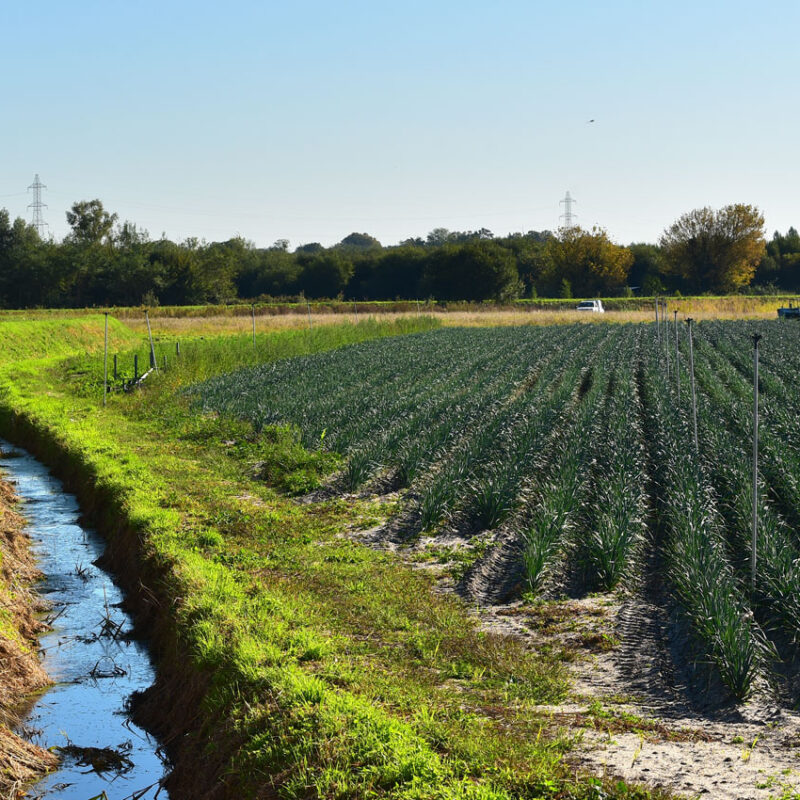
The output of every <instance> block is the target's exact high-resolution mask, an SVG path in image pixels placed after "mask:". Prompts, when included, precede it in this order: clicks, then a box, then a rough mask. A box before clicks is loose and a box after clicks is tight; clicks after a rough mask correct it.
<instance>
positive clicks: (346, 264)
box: [298, 250, 353, 298]
mask: <svg viewBox="0 0 800 800" xmlns="http://www.w3.org/2000/svg"><path fill="white" fill-rule="evenodd" d="M299 263H300V264H301V269H302V271H301V273H300V277H299V281H298V282H299V285H300V289H301V291H303V292H304V293H305V294H306V295H307V296H308V297H315V298H323V297H327V298H333V297H337V296H338V295H339V294H341V293H342V292H344V290H345V288H346V287H347V284H348V282H349V281H350V278H351V277H352V275H353V262H352V261H351V260H350V259H349V258H346V257H345V256H343V255H342V254H341V253H339V252H337V251H334V250H328V251H325V252H324V253H320V254H319V255H314V256H311V257H302V256H301V257H300V261H299Z"/></svg>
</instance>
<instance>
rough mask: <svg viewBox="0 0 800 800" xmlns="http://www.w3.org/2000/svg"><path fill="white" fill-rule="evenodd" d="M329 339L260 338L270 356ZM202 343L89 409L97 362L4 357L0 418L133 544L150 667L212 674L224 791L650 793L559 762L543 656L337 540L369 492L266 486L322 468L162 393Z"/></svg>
mask: <svg viewBox="0 0 800 800" xmlns="http://www.w3.org/2000/svg"><path fill="white" fill-rule="evenodd" d="M347 328H348V329H350V333H348V334H347V335H353V334H352V331H353V329H354V328H355V326H347ZM400 332H401V331H400V330H398V329H397V328H395V329H391V328H389V327H387V326H382V327H381V326H377V325H376V326H375V327H373V328H372V329H370V331H369V332H368V333H367V332H365V331H362V332H361V333H358V334H357V335H362V333H363V335H364V337H365V338H366V337H367V336H368V335H372V336H377V335H390V334H392V333H400ZM341 336H345V334H344V333H343V332H342V331H338V330H337V331H333V330H331V331H330V333H329V334H327V335H322V334H320V335H319V336H316V337H313V338H312V337H310V336H307V337H305V338H302V337H301V338H298V334H294V333H288V334H277V335H275V336H274V337H273V339H272V340H271V341H272V345H271V346H272V347H273V349H271V350H269V351H268V353H267V351H265V353H266V356H265V357H269V358H273V357H281V356H285V355H290V354H292V353H293V352H314V351H316V350H322V349H326V348H329V347H332V346H339V345H340V344H342V343H343V339H342V338H340V337H341ZM95 344H96V343H95ZM207 347H208V349H207V350H205V351H202V350H200V349H199V350H198V351H197V356H196V359H195V361H194V362H192V364H193V365H192V366H187V367H186V368H185V369H186V371H185V373H184V374H181V373H180V372H179V370H178V369H176V370H174V371H172V372H170V370H169V369H168V370H167V372H166V374H164V375H162V376H160V377H159V378H158V379H157V380H154V381H153V382H152V384H151V385H150V386H148V387H146V388H145V389H144V390H142V391H139V392H136V393H134V394H131V395H124V396H123V395H118V394H114V395H112V396H111V398H110V399H109V405H108V406H107V407H106V408H105V409H104V408H102V407H101V406H100V405H99V399H100V398H99V395H98V393H97V392H96V385H97V361H96V359H94V360H89V361H85V367H86V368H85V369H83V370H82V369H80V368H78V367H79V366H80V362H76V361H74V360H73V361H72V363H71V369H70V370H69V371H65V369H64V367H63V365H61V364H58V363H56V362H54V361H53V360H52V359H51V360H49V361H46V362H42V363H38V364H36V363H33V362H30V361H29V362H27V363H24V364H20V363H17V364H10V365H7V366H6V367H4V368H2V369H0V425H2V428H3V430H4V431H5V432H6V434H7V435H11V436H14V437H15V438H17V439H20V438H22V439H23V441H22V442H21V443H22V444H27V445H28V446H35V448H36V449H37V450H38V452H40V453H41V454H43V455H44V456H46V457H47V458H48V460H49V461H50V462H52V463H54V464H60V465H61V470H62V472H63V473H65V474H67V475H71V476H72V478H73V480H74V482H76V483H77V484H78V485H79V487H80V488H81V491H82V494H83V498H84V500H85V501H88V502H89V504H90V505H91V506H92V507H93V508H94V511H95V516H96V518H97V521H98V522H99V523H100V525H101V527H102V528H103V529H104V530H106V532H108V533H109V535H110V536H111V537H112V540H113V538H114V535H115V533H114V532H117V534H116V535H118V536H121V535H124V534H122V533H119V532H120V531H123V532H124V531H126V530H127V531H131V532H133V534H135V536H136V537H137V539H138V541H139V542H140V543H141V545H140V547H141V559H142V562H141V569H142V574H143V575H144V574H147V575H151V576H152V575H155V576H158V585H157V586H156V591H157V592H158V594H159V596H160V597H161V598H162V600H164V601H166V602H165V603H164V605H165V607H167V608H169V609H170V611H169V612H168V613H169V626H168V627H170V628H171V630H172V631H173V634H172V635H174V637H175V642H176V644H177V649H176V650H174V652H173V654H172V655H171V656H168V657H167V661H172V666H173V667H175V666H177V667H179V668H180V669H181V670H183V671H184V672H185V673H186V679H187V681H192V680H193V677H192V676H200V677H203V679H204V680H206V681H207V682H208V690H207V693H206V696H205V699H204V701H203V706H202V709H203V710H202V717H201V720H205V722H202V721H201V724H200V725H199V726H197V729H196V730H195V731H193V732H189V733H188V734H187V740H188V741H192V740H194V742H195V745H194V748H195V749H194V752H195V753H197V754H200V753H203V752H206V751H207V748H213V750H214V752H215V754H216V755H215V757H218V758H220V759H221V760H222V762H223V768H222V775H221V779H223V780H224V781H225V783H226V785H227V787H228V788H227V789H226V790H225V796H236V797H240V796H242V797H247V796H256V795H258V794H259V793H260V792H263V791H264V786H270V785H274V788H275V790H276V791H277V792H278V794H279V796H281V797H287V798H299V797H303V798H307V797H343V798H344V797H347V798H366V797H392V798H486V799H487V800H488V799H489V798H511V797H528V798H539V797H554V798H564V797H574V798H589V797H630V798H634V797H645V796H650V795H648V793H647V792H645V791H643V790H638V789H631V788H629V787H625V786H624V785H622V784H612V783H611V782H599V781H586V780H583V779H578V780H576V779H574V778H573V777H571V776H570V773H569V771H568V770H567V769H566V768H564V767H562V766H561V759H562V757H563V755H564V753H565V752H566V751H567V750H568V749H569V747H570V746H571V741H570V739H569V737H567V736H565V735H563V734H561V733H559V732H558V731H557V730H551V729H549V728H548V725H547V723H546V721H543V720H542V719H541V717H540V714H539V713H538V712H537V709H536V706H537V704H539V703H543V702H545V703H546V702H553V701H557V700H558V699H559V698H560V697H562V696H563V694H564V692H565V689H566V681H565V676H564V674H563V671H562V668H561V667H560V666H559V665H558V664H557V663H556V662H555V660H554V659H550V658H546V657H542V656H539V655H537V654H535V653H531V652H528V651H526V650H524V649H523V648H522V647H521V646H520V645H518V644H516V643H514V642H513V641H509V640H506V639H503V638H499V637H495V636H492V635H489V634H486V633H482V632H480V631H478V630H477V629H476V627H475V625H474V623H473V622H472V621H471V619H470V618H469V617H468V616H467V614H466V613H465V612H464V610H463V609H462V608H461V606H460V605H459V604H458V603H457V602H455V601H454V600H452V599H448V598H446V597H442V596H439V595H436V594H433V593H431V591H430V588H431V586H430V579H429V578H426V577H425V576H423V575H421V574H419V573H417V572H415V571H412V570H410V569H408V568H406V567H404V566H402V565H399V564H398V563H397V562H396V561H395V560H394V559H393V558H392V557H391V556H389V555H387V554H384V553H380V552H377V551H374V550H372V549H369V548H365V547H361V546H359V545H356V544H354V543H352V542H351V541H349V540H348V539H347V538H346V537H343V536H342V534H343V532H344V531H346V530H347V529H348V528H350V527H359V526H365V525H368V524H371V523H372V522H373V518H374V513H375V504H374V503H367V502H353V503H345V502H344V501H341V500H333V501H330V502H327V503H320V504H314V505H313V506H311V507H307V506H303V505H301V504H297V503H295V502H294V501H292V500H291V499H289V498H287V497H286V496H285V495H284V494H283V493H282V492H279V491H277V489H276V486H277V487H281V488H284V489H291V488H292V485H293V481H296V480H299V482H300V484H301V485H302V484H304V482H306V481H308V480H309V475H310V476H311V478H312V482H313V480H314V479H317V478H318V477H319V475H321V474H322V473H324V471H325V470H326V469H329V468H330V465H329V464H325V463H322V464H320V463H315V462H314V460H313V457H312V456H310V455H304V454H303V452H302V449H299V446H298V445H297V441H296V438H295V437H294V435H293V434H292V433H291V431H287V430H284V431H277V432H273V433H262V434H260V435H255V434H253V433H252V431H250V432H248V431H247V430H246V429H244V428H240V427H237V426H236V425H235V424H234V423H231V422H230V421H227V420H224V419H221V418H219V417H214V416H207V417H198V416H197V415H195V414H193V413H191V412H190V410H189V408H188V404H187V402H186V401H185V400H183V399H182V397H181V396H180V395H179V394H177V393H176V389H177V388H178V387H179V386H180V385H182V383H183V382H184V381H186V380H191V379H194V378H195V377H197V376H202V375H204V374H208V373H210V372H213V371H214V370H218V371H219V370H221V369H224V368H225V367H226V366H227V365H226V364H225V363H223V362H224V359H223V358H222V356H221V352H222V351H223V350H224V349H225V348H224V345H223V344H222V343H214V342H210V343H208V345H207ZM237 347H239V345H236V344H235V343H231V351H230V352H231V353H235V352H240V353H241V354H242V356H241V357H242V359H244V358H245V356H244V350H242V349H241V348H239V350H238V351H237V350H236V348H237ZM187 362H188V359H187ZM76 365H77V366H76ZM237 365H238V364H237ZM264 463H266V464H269V465H272V466H271V467H270V468H269V469H267V473H266V476H267V478H268V480H269V481H270V482H272V483H273V485H269V484H268V483H266V482H265V481H264V479H263V478H264V473H263V469H264V467H263V464H264ZM258 465H261V466H260V467H259V466H258ZM276 465H280V466H276ZM258 469H261V470H262V473H261V474H260V475H258V474H257V470H258ZM270 470H277V472H272V471H270ZM295 488H297V487H295ZM166 666H169V664H166ZM204 748H205V750H204Z"/></svg>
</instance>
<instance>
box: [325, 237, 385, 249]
mask: <svg viewBox="0 0 800 800" xmlns="http://www.w3.org/2000/svg"><path fill="white" fill-rule="evenodd" d="M336 246H337V247H343V248H355V249H358V250H369V249H370V248H373V247H374V248H380V247H382V245H381V243H380V242H379V241H378V240H377V239H376V238H375V237H374V236H370V235H369V234H368V233H351V234H349V235H348V236H345V237H344V239H342V241H341V242H339V244H338V245H336Z"/></svg>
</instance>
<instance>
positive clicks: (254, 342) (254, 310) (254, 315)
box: [250, 303, 256, 347]
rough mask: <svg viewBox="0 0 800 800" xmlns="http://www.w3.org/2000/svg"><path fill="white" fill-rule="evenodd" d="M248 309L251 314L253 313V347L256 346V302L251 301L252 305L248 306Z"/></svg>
mask: <svg viewBox="0 0 800 800" xmlns="http://www.w3.org/2000/svg"><path fill="white" fill-rule="evenodd" d="M250 311H251V312H252V315H253V347H255V346H256V304H255V303H253V305H252V306H250Z"/></svg>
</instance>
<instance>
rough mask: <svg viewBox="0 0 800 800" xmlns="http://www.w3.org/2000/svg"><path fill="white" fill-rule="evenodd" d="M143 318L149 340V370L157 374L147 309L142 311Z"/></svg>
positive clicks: (154, 349) (154, 347) (154, 348)
mask: <svg viewBox="0 0 800 800" xmlns="http://www.w3.org/2000/svg"><path fill="white" fill-rule="evenodd" d="M144 318H145V320H147V336H148V338H149V339H150V369H154V370H155V371H156V372H158V364H156V346H155V345H154V344H153V331H152V330H150V313H149V312H148V310H147V309H145V310H144Z"/></svg>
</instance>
